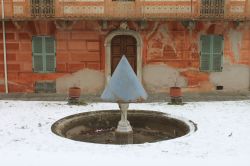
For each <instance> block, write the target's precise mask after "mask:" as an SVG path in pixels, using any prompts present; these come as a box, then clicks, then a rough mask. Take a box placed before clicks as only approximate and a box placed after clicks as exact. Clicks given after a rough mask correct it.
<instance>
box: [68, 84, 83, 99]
mask: <svg viewBox="0 0 250 166" xmlns="http://www.w3.org/2000/svg"><path fill="white" fill-rule="evenodd" d="M80 95H81V88H79V87H77V86H73V87H70V88H69V98H71V99H72V98H80Z"/></svg>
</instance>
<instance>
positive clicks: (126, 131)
mask: <svg viewBox="0 0 250 166" xmlns="http://www.w3.org/2000/svg"><path fill="white" fill-rule="evenodd" d="M147 97H148V95H147V93H146V91H145V90H144V88H143V86H142V84H141V82H140V81H139V80H138V78H137V76H136V75H135V72H134V71H133V69H132V67H131V66H130V64H129V62H128V60H127V58H126V57H125V55H123V56H122V58H121V60H120V62H119V64H118V65H117V67H116V69H115V71H114V73H113V75H112V77H111V79H110V81H109V82H108V85H107V86H106V88H105V90H104V92H103V94H102V96H101V98H102V100H104V101H108V102H116V103H118V105H119V108H120V111H121V120H120V121H119V123H118V126H117V129H116V133H115V134H116V141H117V143H119V144H128V143H129V144H131V143H133V129H132V127H131V125H130V123H129V121H128V120H127V111H128V107H129V103H135V102H142V101H144V100H146V99H147Z"/></svg>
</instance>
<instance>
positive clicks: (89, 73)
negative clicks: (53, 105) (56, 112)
mask: <svg viewBox="0 0 250 166" xmlns="http://www.w3.org/2000/svg"><path fill="white" fill-rule="evenodd" d="M104 85H105V76H104V73H103V72H101V71H96V70H90V69H83V70H79V71H77V72H76V73H73V74H67V75H65V76H63V77H60V78H58V79H57V80H56V90H57V93H62V94H67V93H68V88H69V87H72V86H77V87H80V88H81V90H82V94H99V93H100V92H101V91H102V90H103V88H104Z"/></svg>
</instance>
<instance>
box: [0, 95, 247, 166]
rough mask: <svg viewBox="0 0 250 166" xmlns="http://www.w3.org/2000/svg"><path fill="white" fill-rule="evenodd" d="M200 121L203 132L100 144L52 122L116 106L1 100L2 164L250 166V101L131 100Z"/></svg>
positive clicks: (0, 160)
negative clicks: (69, 134)
mask: <svg viewBox="0 0 250 166" xmlns="http://www.w3.org/2000/svg"><path fill="white" fill-rule="evenodd" d="M130 108H131V109H142V110H155V111H162V112H166V113H169V114H171V115H174V116H179V117H184V118H186V119H190V120H192V121H193V122H195V123H196V124H197V126H198V130H197V131H196V132H195V133H193V134H191V135H189V136H184V137H181V138H177V139H174V140H169V141H163V142H157V143H146V144H140V145H123V146H122V145H100V144H91V143H83V142H76V141H72V140H68V139H65V138H61V137H58V136H56V135H54V134H53V133H52V132H51V129H50V127H51V125H52V124H53V123H54V122H55V121H57V120H59V119H61V118H63V117H65V116H68V115H71V114H76V113H80V112H85V111H96V110H107V109H118V106H117V105H116V104H110V103H92V104H89V105H87V106H69V105H67V103H66V102H36V101H4V100H2V101H0V166H78V165H79V166H80V165H81V166H85V165H86V166H92V165H131V166H134V165H138V166H139V165H155V166H157V165H164V166H167V165H170V164H173V165H209V166H212V165H213V166H215V165H220V166H224V165H239V166H242V165H246V166H249V165H250V100H248V101H228V102H196V103H187V104H186V105H184V106H174V105H168V104H167V103H150V104H148V103H147V104H131V105H130Z"/></svg>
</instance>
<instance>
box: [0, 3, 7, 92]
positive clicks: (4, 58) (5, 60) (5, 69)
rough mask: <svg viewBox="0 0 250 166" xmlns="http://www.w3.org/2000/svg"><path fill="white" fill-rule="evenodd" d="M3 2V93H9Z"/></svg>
mask: <svg viewBox="0 0 250 166" xmlns="http://www.w3.org/2000/svg"><path fill="white" fill-rule="evenodd" d="M4 17H5V16H4V1H3V0H2V29H3V60H4V84H5V93H6V94H7V93H9V90H8V89H9V88H8V71H7V57H6V34H5V21H4Z"/></svg>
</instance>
